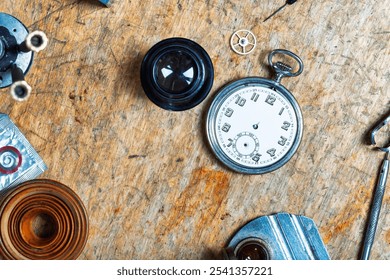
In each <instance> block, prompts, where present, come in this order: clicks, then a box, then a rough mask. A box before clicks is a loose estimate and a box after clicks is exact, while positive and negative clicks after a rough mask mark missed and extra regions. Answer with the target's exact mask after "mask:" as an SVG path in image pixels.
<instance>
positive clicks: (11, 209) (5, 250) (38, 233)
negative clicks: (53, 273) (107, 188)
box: [0, 180, 88, 260]
mask: <svg viewBox="0 0 390 280" xmlns="http://www.w3.org/2000/svg"><path fill="white" fill-rule="evenodd" d="M87 238H88V216H87V213H86V210H85V207H84V205H83V203H82V202H81V200H80V198H79V197H78V196H77V194H76V193H75V192H74V191H72V190H71V189H70V188H69V187H67V186H65V185H63V184H61V183H58V182H56V181H52V180H32V181H28V182H25V183H22V184H20V185H19V186H17V187H15V188H12V189H9V190H6V191H4V192H3V193H2V194H1V197H0V256H1V257H2V258H4V259H62V260H65V259H76V258H77V257H78V256H79V255H80V253H81V252H82V250H83V249H84V246H85V244H86V241H87Z"/></svg>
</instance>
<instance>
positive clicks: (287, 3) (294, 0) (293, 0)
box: [263, 0, 297, 22]
mask: <svg viewBox="0 0 390 280" xmlns="http://www.w3.org/2000/svg"><path fill="white" fill-rule="evenodd" d="M295 2H297V0H287V1H286V3H284V5H283V6H281V7H280V8H279V9H277V10H276V11H275V12H273V13H272V14H271V15H270V16H269V17H267V18H266V19H265V20H264V21H263V22H266V21H267V20H269V19H270V18H271V17H273V16H274V15H275V14H277V13H278V12H280V11H281V10H282V9H283V8H284V7H286V6H287V5H292V4H294V3H295Z"/></svg>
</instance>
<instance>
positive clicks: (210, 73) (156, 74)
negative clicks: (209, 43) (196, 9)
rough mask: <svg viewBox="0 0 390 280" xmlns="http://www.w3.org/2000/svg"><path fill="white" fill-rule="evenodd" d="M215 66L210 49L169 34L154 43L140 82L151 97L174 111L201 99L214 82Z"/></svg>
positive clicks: (187, 106)
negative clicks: (171, 36)
mask: <svg viewBox="0 0 390 280" xmlns="http://www.w3.org/2000/svg"><path fill="white" fill-rule="evenodd" d="M213 79H214V68H213V65H212V62H211V59H210V57H209V55H208V54H207V52H206V51H205V50H204V49H203V48H202V47H201V46H200V45H199V44H197V43H195V42H193V41H191V40H189V39H185V38H170V39H166V40H163V41H161V42H159V43H157V44H156V45H154V46H153V47H152V48H151V49H150V50H149V51H148V53H147V54H146V55H145V57H144V59H143V61H142V65H141V83H142V87H143V89H144V91H145V93H146V95H147V96H148V97H149V99H150V100H151V101H152V102H153V103H155V104H156V105H157V106H159V107H161V108H163V109H166V110H172V111H183V110H187V109H191V108H193V107H195V106H196V105H198V104H199V103H201V102H202V101H203V100H204V99H205V98H206V96H207V95H208V93H209V92H210V89H211V87H212V84H213Z"/></svg>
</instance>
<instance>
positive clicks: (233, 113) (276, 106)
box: [214, 85, 298, 168]
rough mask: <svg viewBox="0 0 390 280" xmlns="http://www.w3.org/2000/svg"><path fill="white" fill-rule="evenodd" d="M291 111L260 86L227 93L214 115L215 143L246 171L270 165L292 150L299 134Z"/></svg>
mask: <svg viewBox="0 0 390 280" xmlns="http://www.w3.org/2000/svg"><path fill="white" fill-rule="evenodd" d="M297 127H298V118H297V115H296V113H295V110H294V107H293V106H292V104H291V103H290V102H289V101H288V100H287V98H286V97H285V96H283V95H282V94H280V93H278V92H276V91H274V90H272V89H269V88H266V87H262V86H261V85H258V86H257V85H250V86H246V87H241V88H239V89H238V90H233V91H232V92H230V93H229V94H228V95H227V97H226V98H224V99H223V100H222V102H221V104H219V106H218V109H217V111H216V112H215V126H214V128H215V130H216V131H215V136H216V142H217V143H218V145H219V146H220V148H221V150H222V152H223V153H224V154H225V155H226V156H227V157H228V158H229V159H230V160H232V161H233V162H236V163H237V164H240V165H243V166H245V167H249V168H261V167H266V166H270V165H273V164H274V163H276V162H278V161H279V160H280V159H281V158H283V157H284V156H285V155H286V154H287V153H288V152H289V150H290V149H291V147H292V146H293V144H294V141H295V139H296V135H297V133H298V130H297Z"/></svg>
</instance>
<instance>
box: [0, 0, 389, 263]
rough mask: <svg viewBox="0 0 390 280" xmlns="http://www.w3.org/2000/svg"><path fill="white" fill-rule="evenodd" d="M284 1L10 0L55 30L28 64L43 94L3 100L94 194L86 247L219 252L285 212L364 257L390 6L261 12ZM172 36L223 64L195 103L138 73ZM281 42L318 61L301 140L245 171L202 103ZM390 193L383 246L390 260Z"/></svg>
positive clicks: (384, 110)
mask: <svg viewBox="0 0 390 280" xmlns="http://www.w3.org/2000/svg"><path fill="white" fill-rule="evenodd" d="M282 2H283V1H258V0H249V1H241V0H240V1H236V0H230V1H222V0H206V1H190V0H175V1H167V0H162V1H147V0H146V1H135V0H122V1H115V2H114V4H113V5H112V6H111V8H104V7H103V6H102V5H101V4H99V2H98V1H92V0H90V1H87V0H84V1H82V0H62V1H59V0H58V1H57V0H55V1H53V0H30V1H13V0H2V4H1V8H2V9H1V11H2V12H6V13H9V14H12V15H14V16H15V17H17V18H19V19H20V20H21V21H23V22H24V23H25V24H26V25H27V26H28V28H29V29H30V30H34V29H40V30H43V31H45V32H46V34H47V35H48V37H49V39H50V42H49V45H48V47H47V49H46V50H45V51H43V52H41V53H39V54H38V55H37V56H36V58H35V61H34V64H33V67H32V68H31V70H30V72H29V73H28V75H27V77H26V79H27V80H28V82H29V83H30V84H31V85H32V86H33V93H32V96H31V98H30V99H29V100H28V101H27V102H24V103H16V102H14V101H13V100H12V99H11V97H10V96H9V95H8V94H7V93H8V90H7V89H2V90H1V93H2V94H0V111H1V112H3V113H7V114H9V115H10V117H11V119H12V120H13V121H14V122H15V123H16V124H17V125H18V127H19V128H20V129H21V130H22V131H23V132H24V134H25V135H26V137H27V139H29V141H30V142H31V143H32V145H33V146H34V147H35V148H36V149H37V150H38V152H39V154H40V155H41V156H42V158H43V159H44V161H45V162H46V164H47V165H48V167H49V170H48V171H46V172H45V173H44V174H43V175H42V176H41V177H42V178H50V179H54V180H58V181H60V182H62V183H64V184H66V185H68V186H69V187H71V188H72V189H73V190H75V191H76V192H77V193H78V194H79V195H80V197H81V199H82V200H83V201H84V203H85V205H86V208H87V210H88V213H89V219H90V236H89V240H88V243H87V245H86V248H85V250H84V252H83V254H82V255H81V256H80V258H81V259H210V258H220V257H221V256H220V252H221V249H222V248H223V247H224V246H225V245H226V243H227V242H228V240H229V238H230V237H231V235H232V234H233V233H234V232H235V231H236V230H237V229H239V228H240V227H241V226H242V225H244V224H245V223H246V222H248V221H250V220H251V219H254V218H256V217H258V216H261V215H269V214H272V213H275V212H281V211H285V212H290V213H293V214H301V215H305V216H308V217H311V218H312V219H314V221H315V223H316V224H317V225H318V227H319V230H320V234H321V236H322V237H323V239H324V242H325V243H326V246H327V249H328V251H329V254H330V256H331V257H332V258H333V259H356V258H357V257H358V255H359V251H360V247H361V242H362V239H363V231H364V228H365V223H366V219H367V216H368V209H369V206H370V201H371V198H372V193H373V189H374V186H375V183H376V178H377V175H378V174H377V173H378V169H379V166H380V162H381V160H382V158H383V154H382V153H379V152H377V151H374V150H373V149H372V148H371V147H370V146H369V145H368V144H367V133H368V131H369V129H370V128H371V127H373V126H374V125H375V124H376V123H377V122H378V121H379V120H380V119H381V118H383V117H384V116H385V115H386V114H388V113H389V111H390V91H389V88H388V85H389V82H390V72H389V67H388V65H389V62H390V51H389V41H390V26H389V21H388V18H389V16H390V10H389V7H390V5H389V2H388V1H363V2H362V1H360V2H356V1H353V0H336V1H325V0H319V1H298V2H297V3H296V4H294V5H291V6H288V7H286V8H285V9H284V10H283V11H281V12H280V13H278V14H277V15H275V16H274V17H273V18H272V19H270V20H269V21H267V22H265V23H263V20H264V18H265V17H267V16H268V15H269V14H270V13H271V12H272V11H274V10H275V9H276V8H278V6H280V5H281V4H282ZM239 29H249V30H251V31H252V32H253V33H254V34H255V35H256V36H257V40H258V46H257V48H256V49H255V50H254V52H253V53H251V54H250V55H248V56H238V55H236V54H234V53H233V52H232V51H231V50H230V47H229V40H230V36H231V34H232V33H233V32H234V31H236V30H239ZM174 36H181V37H186V38H189V39H191V40H194V41H196V42H198V43H199V44H200V45H202V46H203V47H204V48H205V49H206V50H207V52H208V53H209V55H210V57H211V58H212V61H213V63H214V67H215V81H214V86H213V88H212V91H211V92H210V94H209V96H208V97H207V98H206V100H205V101H204V102H203V103H201V104H200V105H199V106H197V107H195V108H194V109H191V110H188V111H184V112H168V111H165V110H162V109H160V108H159V107H157V106H155V105H154V104H153V103H152V102H150V101H149V99H148V98H147V97H146V95H145V94H144V92H143V90H142V87H141V84H140V77H139V70H140V64H141V61H142V58H143V56H144V55H145V53H146V52H147V51H148V50H149V49H150V48H151V47H152V46H153V45H154V44H155V43H157V42H158V41H160V40H162V39H165V38H169V37H174ZM275 48H285V49H289V50H291V51H293V52H295V53H297V54H298V55H299V56H300V57H301V58H302V59H303V61H304V63H305V70H304V72H303V74H302V75H301V76H299V77H298V78H294V79H284V80H283V84H284V85H285V86H286V87H287V88H288V89H290V90H291V91H292V92H293V94H294V95H295V97H296V99H297V100H298V102H299V104H300V106H301V109H302V112H303V118H304V134H303V140H302V144H301V146H300V147H299V149H298V152H297V153H296V154H295V155H294V157H293V158H292V160H291V161H289V162H288V163H287V164H286V165H285V166H283V167H282V168H281V169H279V170H277V171H275V172H272V173H269V174H266V175H261V176H256V175H255V176H248V175H241V174H237V173H235V172H231V171H230V170H228V169H226V168H225V167H223V166H222V164H221V163H220V162H219V161H217V160H216V158H215V157H214V155H213V154H212V152H211V151H210V149H209V147H208V144H207V142H206V138H205V123H204V121H205V120H204V118H205V114H206V112H207V109H208V106H209V105H210V102H211V100H212V97H213V96H214V94H215V93H216V91H217V90H218V89H219V88H220V87H221V86H223V85H224V84H225V83H227V82H229V81H233V80H235V79H238V78H242V77H246V76H262V77H270V72H269V69H268V67H267V65H266V56H267V54H268V52H269V51H270V50H272V49H275ZM388 188H389V186H388ZM389 194H390V192H389V190H388V191H387V192H386V194H385V197H384V202H383V205H382V211H381V215H380V223H379V226H378V230H377V235H376V241H375V244H374V247H373V251H372V255H371V257H372V258H373V259H390V238H389V237H390V197H389Z"/></svg>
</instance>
